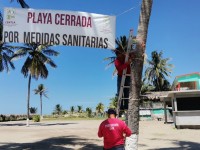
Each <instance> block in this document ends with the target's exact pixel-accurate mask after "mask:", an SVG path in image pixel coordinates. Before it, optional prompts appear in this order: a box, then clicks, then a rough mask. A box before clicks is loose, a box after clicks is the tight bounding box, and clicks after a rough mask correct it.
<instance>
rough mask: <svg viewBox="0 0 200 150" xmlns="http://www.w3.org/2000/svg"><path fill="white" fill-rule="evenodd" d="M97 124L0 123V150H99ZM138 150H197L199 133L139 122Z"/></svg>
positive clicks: (153, 122)
mask: <svg viewBox="0 0 200 150" xmlns="http://www.w3.org/2000/svg"><path fill="white" fill-rule="evenodd" d="M100 122H101V121H99V120H98V121H97V120H81V121H42V122H40V123H33V122H30V126H29V127H26V121H20V122H3V123H2V122H1V123H0V150H10V149H12V150H102V145H103V140H102V139H100V138H98V137H97V130H98V126H99V124H100ZM139 150H200V130H194V129H179V130H178V129H175V128H174V126H173V124H164V122H163V121H140V135H139Z"/></svg>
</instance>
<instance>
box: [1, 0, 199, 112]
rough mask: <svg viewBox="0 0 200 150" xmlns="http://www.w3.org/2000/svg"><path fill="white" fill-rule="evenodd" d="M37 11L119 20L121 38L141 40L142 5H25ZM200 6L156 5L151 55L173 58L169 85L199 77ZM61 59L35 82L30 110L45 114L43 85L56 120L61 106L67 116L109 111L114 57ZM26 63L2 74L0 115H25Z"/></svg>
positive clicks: (192, 1)
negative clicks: (80, 111) (77, 112)
mask: <svg viewBox="0 0 200 150" xmlns="http://www.w3.org/2000/svg"><path fill="white" fill-rule="evenodd" d="M26 2H27V4H28V5H29V6H30V7H31V8H33V9H50V10H64V11H81V12H88V13H96V14H103V15H112V16H116V38H117V37H120V36H122V35H126V36H128V35H129V30H130V29H133V30H134V34H135V35H136V34H137V27H138V21H139V13H140V4H141V0H109V1H108V0H101V1H97V0H87V1H83V0H73V1H71V0H57V1H55V0H42V1H41V0H26ZM4 7H15V8H20V5H19V4H18V3H17V2H13V3H10V1H9V0H0V11H1V12H3V8H4ZM199 8H200V1H199V0H167V1H164V0H154V1H153V7H152V12H151V17H150V22H149V29H148V37H147V43H146V54H147V56H148V58H150V56H151V52H152V51H154V50H157V51H158V52H160V51H163V57H164V58H171V60H170V61H169V63H171V64H173V65H174V68H173V72H172V73H171V77H170V78H169V79H168V80H169V81H170V83H172V82H173V80H174V78H175V77H176V76H178V75H183V74H188V73H193V72H200V69H199V54H200V53H199V48H200V45H199V43H200V42H199V40H200V30H199V27H200V19H199V14H200V9H199ZM53 48H54V50H56V51H58V52H59V53H60V55H59V56H58V57H52V59H53V60H54V62H55V63H56V64H57V68H56V69H52V68H50V67H49V68H48V69H49V76H48V78H47V79H45V80H44V79H39V80H34V79H32V83H31V98H30V107H37V108H38V113H39V112H40V109H39V108H40V101H39V95H35V94H34V92H33V90H34V89H36V88H37V86H38V85H39V84H44V86H45V87H46V88H47V91H48V92H47V95H48V97H49V98H48V99H47V98H45V97H44V98H43V114H51V113H52V112H53V110H54V108H55V105H56V104H60V105H61V106H62V108H63V110H70V107H71V106H75V107H76V108H77V105H80V106H82V107H83V109H84V110H85V108H86V107H91V108H92V109H93V111H94V110H95V108H96V106H97V104H98V103H100V102H101V103H103V104H104V105H105V109H106V108H107V107H108V105H109V102H110V100H109V99H110V98H112V97H114V96H115V94H116V76H115V77H113V76H112V73H113V70H114V66H111V67H109V68H107V67H106V66H107V64H108V62H106V61H104V58H106V57H109V56H113V53H112V52H111V51H110V50H106V49H94V48H82V47H72V46H68V47H67V46H55V47H53ZM23 62H24V59H20V60H17V61H15V62H14V63H15V67H16V69H15V70H11V71H10V72H9V73H6V72H1V73H0V114H26V105H27V90H28V78H24V76H23V75H22V74H21V72H20V70H21V67H22V65H23Z"/></svg>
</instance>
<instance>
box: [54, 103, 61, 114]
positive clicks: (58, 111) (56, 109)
mask: <svg viewBox="0 0 200 150" xmlns="http://www.w3.org/2000/svg"><path fill="white" fill-rule="evenodd" d="M53 113H54V114H57V115H60V114H62V106H61V105H60V104H57V105H56V106H55V109H54V112H53Z"/></svg>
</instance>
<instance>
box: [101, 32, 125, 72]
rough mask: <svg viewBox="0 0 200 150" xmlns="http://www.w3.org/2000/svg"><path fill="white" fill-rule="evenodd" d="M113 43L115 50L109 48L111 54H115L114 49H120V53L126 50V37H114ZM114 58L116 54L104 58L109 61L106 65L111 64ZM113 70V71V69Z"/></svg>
mask: <svg viewBox="0 0 200 150" xmlns="http://www.w3.org/2000/svg"><path fill="white" fill-rule="evenodd" d="M115 43H116V45H117V47H116V49H115V50H111V52H112V53H113V54H115V52H116V51H120V52H121V53H124V52H126V51H127V46H128V38H127V37H126V36H125V35H124V36H120V37H119V38H117V39H115ZM115 59H116V55H114V56H111V57H107V58H104V60H105V61H109V63H108V64H107V67H109V66H110V65H112V64H113V63H114V61H115ZM114 72H115V71H114Z"/></svg>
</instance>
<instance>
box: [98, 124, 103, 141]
mask: <svg viewBox="0 0 200 150" xmlns="http://www.w3.org/2000/svg"><path fill="white" fill-rule="evenodd" d="M98 137H100V138H101V137H103V134H102V125H101V124H100V126H99V131H98Z"/></svg>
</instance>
